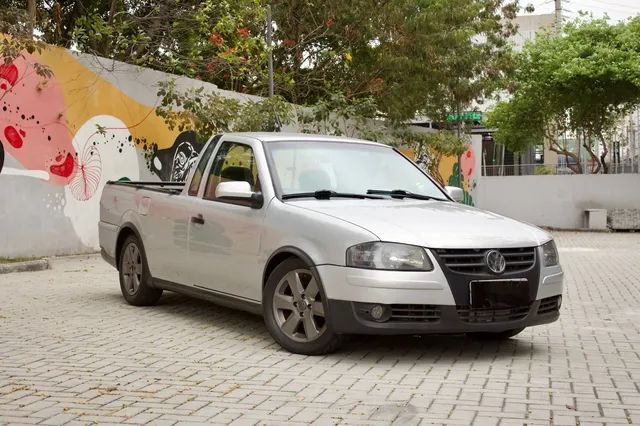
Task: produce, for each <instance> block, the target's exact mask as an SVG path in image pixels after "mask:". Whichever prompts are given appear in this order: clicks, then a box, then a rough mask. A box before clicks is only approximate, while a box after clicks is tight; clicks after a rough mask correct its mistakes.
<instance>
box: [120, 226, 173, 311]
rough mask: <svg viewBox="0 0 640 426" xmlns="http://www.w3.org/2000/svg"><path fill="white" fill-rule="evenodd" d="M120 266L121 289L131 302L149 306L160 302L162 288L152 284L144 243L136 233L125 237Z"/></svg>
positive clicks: (126, 298) (136, 304)
mask: <svg viewBox="0 0 640 426" xmlns="http://www.w3.org/2000/svg"><path fill="white" fill-rule="evenodd" d="M118 266H119V268H118V271H119V273H120V290H121V291H122V295H123V296H124V298H125V300H126V301H127V302H128V303H129V304H131V305H135V306H148V305H155V304H156V302H158V299H160V296H161V295H162V289H160V288H155V287H152V286H151V274H150V273H149V267H148V266H147V261H146V259H145V256H144V252H143V251H142V244H141V243H140V242H139V241H138V238H136V237H135V236H134V235H130V236H128V237H127V238H126V239H125V241H124V244H123V245H122V250H121V251H120V263H119V265H118Z"/></svg>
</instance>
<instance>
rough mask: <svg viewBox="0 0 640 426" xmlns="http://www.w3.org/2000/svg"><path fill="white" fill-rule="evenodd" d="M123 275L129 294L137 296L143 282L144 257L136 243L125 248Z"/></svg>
mask: <svg viewBox="0 0 640 426" xmlns="http://www.w3.org/2000/svg"><path fill="white" fill-rule="evenodd" d="M122 275H123V277H124V287H125V290H126V291H127V293H129V294H130V295H134V294H136V292H137V291H138V288H139V287H140V283H141V282H142V256H141V254H140V250H139V249H138V246H137V245H136V244H135V243H130V244H129V245H128V246H127V247H126V248H125V251H124V254H123V259H122Z"/></svg>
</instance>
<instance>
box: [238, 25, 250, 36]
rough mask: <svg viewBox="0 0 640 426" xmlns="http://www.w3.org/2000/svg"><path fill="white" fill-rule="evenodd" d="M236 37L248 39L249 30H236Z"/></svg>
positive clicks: (243, 28)
mask: <svg viewBox="0 0 640 426" xmlns="http://www.w3.org/2000/svg"><path fill="white" fill-rule="evenodd" d="M238 35H239V36H240V37H242V38H247V37H249V29H248V28H247V27H242V28H240V29H239V30H238Z"/></svg>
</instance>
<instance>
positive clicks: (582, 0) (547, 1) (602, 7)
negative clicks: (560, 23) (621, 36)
mask: <svg viewBox="0 0 640 426" xmlns="http://www.w3.org/2000/svg"><path fill="white" fill-rule="evenodd" d="M529 3H530V4H532V5H533V6H534V7H535V9H536V10H535V12H534V14H536V15H538V14H543V13H553V12H554V10H555V4H554V0H520V4H521V5H527V4H529ZM562 9H563V13H562V15H563V17H564V18H565V19H567V18H569V19H572V18H576V17H577V16H578V11H587V12H592V13H593V15H594V16H595V17H602V16H603V15H604V14H605V13H606V14H608V15H609V18H610V20H611V22H612V23H613V22H618V21H622V20H624V19H627V18H630V17H634V16H636V15H638V14H640V0H562Z"/></svg>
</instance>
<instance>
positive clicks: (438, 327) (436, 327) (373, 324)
mask: <svg viewBox="0 0 640 426" xmlns="http://www.w3.org/2000/svg"><path fill="white" fill-rule="evenodd" d="M561 304H562V296H552V297H548V298H545V299H542V300H536V301H534V302H532V303H531V304H530V305H529V306H524V307H514V308H506V309H494V310H488V309H475V310H474V309H470V308H468V307H458V306H450V305H422V304H391V305H385V304H374V303H359V302H349V301H344V300H329V301H328V305H329V318H330V319H331V326H332V327H333V329H334V330H335V331H336V332H338V333H345V334H457V333H472V332H500V331H506V330H512V329H518V328H524V327H530V326H533V325H540V324H547V323H550V322H554V321H556V320H557V319H558V317H559V316H560V306H561ZM376 306H380V307H382V308H378V311H380V310H382V312H383V317H382V318H380V320H375V319H374V318H373V316H372V310H373V308H374V307H376Z"/></svg>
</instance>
